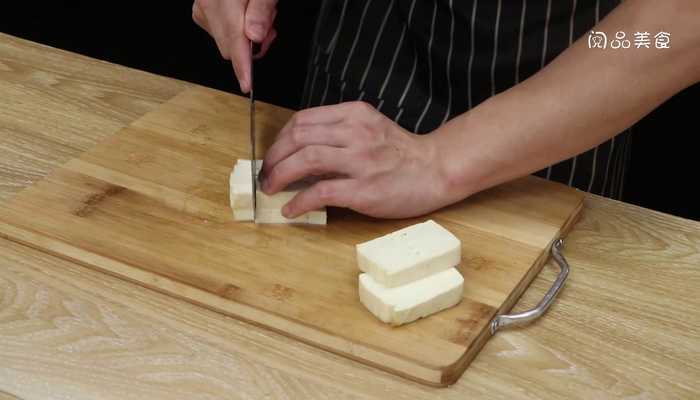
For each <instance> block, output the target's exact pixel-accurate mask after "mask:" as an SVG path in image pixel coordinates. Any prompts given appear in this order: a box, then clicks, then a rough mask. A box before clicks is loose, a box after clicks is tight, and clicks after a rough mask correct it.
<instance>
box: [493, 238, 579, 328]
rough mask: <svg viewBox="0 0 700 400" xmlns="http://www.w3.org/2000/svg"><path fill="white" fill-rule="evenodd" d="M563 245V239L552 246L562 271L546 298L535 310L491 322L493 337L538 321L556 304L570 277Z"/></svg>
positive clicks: (501, 317)
mask: <svg viewBox="0 0 700 400" xmlns="http://www.w3.org/2000/svg"><path fill="white" fill-rule="evenodd" d="M563 245H564V241H563V240H562V239H557V240H556V241H555V242H554V243H553V244H552V249H551V251H552V258H554V261H556V262H557V264H558V265H559V268H560V269H561V271H559V275H558V276H557V279H556V280H555V281H554V284H552V287H551V288H549V290H548V291H547V293H545V295H544V298H543V299H542V300H541V301H540V303H539V304H538V305H537V306H536V307H535V308H533V309H530V310H527V311H524V312H521V313H518V314H509V315H498V316H496V317H495V318H494V319H493V320H492V321H491V334H492V335H493V334H494V333H496V331H498V330H499V329H501V328H505V327H509V326H519V325H525V324H527V323H530V322H532V321H534V320H536V319H537V318H539V317H541V316H542V314H544V313H545V311H547V309H548V308H549V306H551V305H552V303H553V302H554V298H555V297H557V294H559V291H560V290H561V288H562V287H563V286H564V281H566V278H567V277H568V276H569V263H568V262H566V259H565V258H564V256H563V255H562V253H561V248H562V246H563Z"/></svg>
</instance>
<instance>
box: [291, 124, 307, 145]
mask: <svg viewBox="0 0 700 400" xmlns="http://www.w3.org/2000/svg"><path fill="white" fill-rule="evenodd" d="M289 137H290V139H291V140H292V143H293V144H294V145H296V146H300V145H302V144H304V139H305V137H306V129H304V128H303V127H301V126H299V125H295V126H294V127H293V128H292V131H291V133H290V134H289Z"/></svg>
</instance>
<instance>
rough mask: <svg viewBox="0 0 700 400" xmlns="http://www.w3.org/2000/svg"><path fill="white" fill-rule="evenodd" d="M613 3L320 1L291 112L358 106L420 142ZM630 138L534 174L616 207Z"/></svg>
mask: <svg viewBox="0 0 700 400" xmlns="http://www.w3.org/2000/svg"><path fill="white" fill-rule="evenodd" d="M617 3H618V0H557V1H554V0H481V1H479V0H365V1H358V0H354V1H352V0H326V1H324V3H323V5H322V7H321V11H320V13H319V17H318V20H317V26H316V30H315V34H314V39H313V41H312V47H311V51H310V60H309V67H308V72H307V78H306V84H305V87H304V94H303V99H302V104H301V108H308V107H313V106H319V105H325V104H335V103H340V102H343V101H351V100H362V101H366V102H368V103H370V104H372V105H373V106H374V107H376V108H377V109H378V110H379V111H380V112H382V113H383V114H385V115H386V116H387V117H389V118H391V119H393V120H394V121H396V123H398V124H399V125H401V126H402V127H403V128H405V129H407V130H409V131H411V132H415V133H417V134H424V133H428V132H430V131H432V130H434V129H436V128H437V127H439V126H440V125H441V124H443V123H444V122H445V121H447V120H449V119H450V118H453V117H455V116H457V115H459V114H462V113H464V112H466V111H467V110H469V109H471V108H472V107H475V106H477V105H478V104H479V103H481V102H482V101H484V100H486V99H488V98H489V97H491V96H493V95H495V94H497V93H499V92H501V91H504V90H506V89H508V88H509V87H511V86H513V85H516V84H517V83H518V82H521V81H523V80H525V79H526V78H528V77H529V76H531V75H532V74H534V73H535V72H537V71H539V70H540V69H541V68H543V67H544V66H545V65H546V64H547V63H549V62H550V61H551V60H552V59H554V58H555V57H556V56H557V55H558V54H559V53H561V52H562V51H563V50H565V49H566V48H567V47H568V46H569V45H570V44H571V43H572V42H573V41H575V40H576V39H577V38H579V37H581V36H583V35H585V34H587V33H588V32H589V31H590V29H591V28H592V27H593V26H594V25H595V24H596V22H597V21H598V20H600V19H601V18H603V17H604V16H605V15H606V14H607V13H608V12H610V11H611V10H612V9H613V8H614V7H615V6H616V5H617ZM630 139H631V133H630V130H626V131H625V132H621V133H620V134H619V135H617V136H616V137H614V138H612V139H611V140H609V141H607V142H605V143H603V144H601V145H599V146H597V147H596V148H594V149H592V150H590V151H587V152H584V153H583V154H579V155H578V156H576V157H574V158H572V159H568V160H564V161H562V162H560V163H557V164H555V165H552V166H549V167H548V168H545V169H543V170H541V171H538V172H537V173H536V174H535V175H538V176H541V177H545V178H547V179H551V180H554V181H557V182H561V183H564V184H567V185H569V186H573V187H576V188H579V189H581V190H584V191H587V192H590V193H595V194H599V195H602V196H606V197H611V198H616V199H620V198H621V197H622V193H623V188H624V178H625V172H626V166H627V164H628V162H629V157H630V150H631V141H630Z"/></svg>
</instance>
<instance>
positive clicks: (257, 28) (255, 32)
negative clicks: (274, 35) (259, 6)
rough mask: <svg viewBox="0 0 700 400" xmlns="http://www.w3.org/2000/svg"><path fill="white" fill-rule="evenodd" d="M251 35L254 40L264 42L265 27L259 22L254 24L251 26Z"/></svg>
mask: <svg viewBox="0 0 700 400" xmlns="http://www.w3.org/2000/svg"><path fill="white" fill-rule="evenodd" d="M249 29H250V34H251V36H253V37H252V39H253V40H254V41H256V42H262V41H263V39H265V27H264V26H263V24H261V23H259V22H252V23H251V24H250V28H249Z"/></svg>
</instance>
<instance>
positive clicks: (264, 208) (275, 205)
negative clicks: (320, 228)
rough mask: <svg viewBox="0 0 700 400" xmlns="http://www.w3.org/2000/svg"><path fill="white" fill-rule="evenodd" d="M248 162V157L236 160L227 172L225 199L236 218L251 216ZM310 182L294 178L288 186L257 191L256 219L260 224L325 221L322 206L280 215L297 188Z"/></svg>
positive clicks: (249, 168) (257, 164)
mask: <svg viewBox="0 0 700 400" xmlns="http://www.w3.org/2000/svg"><path fill="white" fill-rule="evenodd" d="M256 167H257V168H258V172H259V171H260V168H261V167H262V160H258V161H257V163H256ZM251 168H252V163H251V162H250V160H238V161H237V162H236V165H235V167H234V168H233V171H231V175H230V176H229V202H230V205H231V209H232V210H233V218H234V219H235V220H236V221H252V220H253V199H252V197H253V196H252V192H253V183H252V182H251V174H250V170H251ZM308 184H310V182H309V181H307V182H298V183H295V184H294V185H292V186H290V187H289V188H287V189H285V190H283V191H281V192H279V193H277V194H275V195H272V196H268V195H266V194H265V193H263V192H262V191H260V190H258V191H257V203H258V210H257V220H256V222H258V223H262V224H285V223H286V224H289V223H303V224H313V225H326V222H327V216H326V210H325V209H323V210H317V211H311V212H308V213H306V214H304V215H300V216H299V217H297V218H293V219H289V218H285V217H284V216H283V215H282V207H284V205H285V204H287V202H288V201H289V200H291V199H292V198H293V197H294V196H295V195H296V194H297V193H298V192H299V191H300V190H302V189H304V188H305V187H307V186H308Z"/></svg>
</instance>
